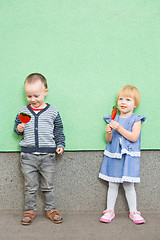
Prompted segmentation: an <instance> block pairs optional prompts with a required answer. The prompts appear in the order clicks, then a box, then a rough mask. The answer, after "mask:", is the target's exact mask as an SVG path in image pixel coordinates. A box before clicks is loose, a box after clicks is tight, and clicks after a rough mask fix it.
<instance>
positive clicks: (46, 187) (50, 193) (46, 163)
mask: <svg viewBox="0 0 160 240" xmlns="http://www.w3.org/2000/svg"><path fill="white" fill-rule="evenodd" d="M54 164H55V154H45V155H41V166H40V170H39V171H40V188H41V191H42V192H43V194H44V198H45V211H50V210H52V209H55V197H54V185H53V181H54V179H53V174H54Z"/></svg>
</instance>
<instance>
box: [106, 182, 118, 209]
mask: <svg viewBox="0 0 160 240" xmlns="http://www.w3.org/2000/svg"><path fill="white" fill-rule="evenodd" d="M119 185H120V184H119V183H113V182H109V188H108V194H107V209H108V210H114V206H115V203H116V200H117V196H118V189H119Z"/></svg>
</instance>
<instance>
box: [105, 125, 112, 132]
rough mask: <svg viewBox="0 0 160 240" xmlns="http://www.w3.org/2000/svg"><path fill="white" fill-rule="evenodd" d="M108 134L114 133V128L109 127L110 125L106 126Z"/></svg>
mask: <svg viewBox="0 0 160 240" xmlns="http://www.w3.org/2000/svg"><path fill="white" fill-rule="evenodd" d="M106 132H107V133H109V134H111V133H112V128H111V127H110V126H109V124H107V126H106Z"/></svg>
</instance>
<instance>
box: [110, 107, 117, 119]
mask: <svg viewBox="0 0 160 240" xmlns="http://www.w3.org/2000/svg"><path fill="white" fill-rule="evenodd" d="M117 112H118V108H117V106H116V105H115V106H113V108H112V113H111V119H112V120H114V119H115V117H116V114H117Z"/></svg>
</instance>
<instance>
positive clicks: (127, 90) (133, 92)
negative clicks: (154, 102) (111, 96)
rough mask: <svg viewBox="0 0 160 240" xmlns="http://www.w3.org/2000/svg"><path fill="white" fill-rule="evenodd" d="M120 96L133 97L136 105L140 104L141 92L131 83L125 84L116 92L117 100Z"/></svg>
mask: <svg viewBox="0 0 160 240" xmlns="http://www.w3.org/2000/svg"><path fill="white" fill-rule="evenodd" d="M120 96H124V97H131V98H133V99H134V101H135V105H136V107H138V105H139V104H140V99H141V94H140V92H139V90H138V89H137V88H136V87H134V86H132V85H126V86H124V87H122V88H121V89H120V90H119V92H118V94H117V101H118V99H119V97H120Z"/></svg>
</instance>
